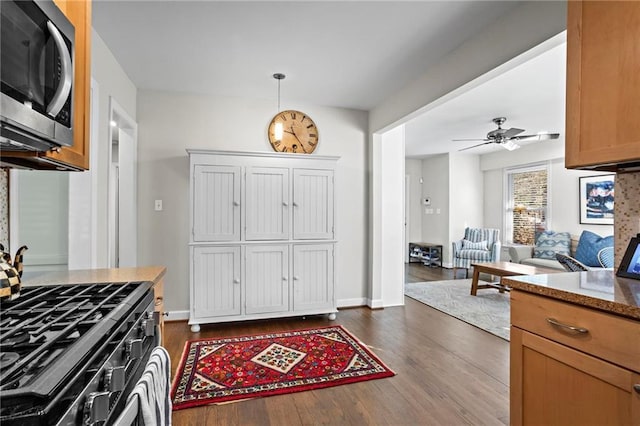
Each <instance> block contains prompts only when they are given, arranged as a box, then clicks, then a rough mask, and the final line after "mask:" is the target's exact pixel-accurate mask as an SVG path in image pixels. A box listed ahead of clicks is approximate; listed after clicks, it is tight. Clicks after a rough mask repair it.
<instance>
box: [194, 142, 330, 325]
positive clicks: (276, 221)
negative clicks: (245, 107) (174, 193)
mask: <svg viewBox="0 0 640 426" xmlns="http://www.w3.org/2000/svg"><path fill="white" fill-rule="evenodd" d="M187 152H188V153H189V168H190V183H189V186H190V206H191V207H190V226H191V233H190V239H189V261H190V265H189V272H190V277H189V289H190V296H189V297H190V298H189V300H190V309H189V324H190V325H191V330H192V331H193V332H198V331H199V330H200V324H205V323H214V322H225V321H239V320H249V319H263V318H274V317H287V316H300V315H313V314H329V318H330V319H335V316H336V312H337V309H336V296H335V269H334V263H335V262H334V254H335V246H336V242H337V240H336V237H335V228H334V220H335V201H334V185H335V183H334V174H335V171H336V164H337V161H338V157H327V156H318V155H302V154H278V153H267V152H232V151H212V150H195V149H189V150H187Z"/></svg>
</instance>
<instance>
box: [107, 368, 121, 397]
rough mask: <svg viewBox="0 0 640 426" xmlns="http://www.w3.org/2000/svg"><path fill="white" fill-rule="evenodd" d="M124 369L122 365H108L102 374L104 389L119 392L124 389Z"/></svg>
mask: <svg viewBox="0 0 640 426" xmlns="http://www.w3.org/2000/svg"><path fill="white" fill-rule="evenodd" d="M124 384H125V369H124V366H120V367H109V368H107V372H106V373H105V375H104V386H105V390H108V391H109V392H120V391H122V390H124Z"/></svg>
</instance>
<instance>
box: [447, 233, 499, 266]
mask: <svg viewBox="0 0 640 426" xmlns="http://www.w3.org/2000/svg"><path fill="white" fill-rule="evenodd" d="M499 238H500V230H499V229H489V228H465V230H464V237H463V238H462V239H461V240H459V241H454V242H453V243H452V250H451V255H452V260H453V262H452V263H453V276H454V278H455V277H456V273H457V271H458V269H464V270H465V278H468V277H469V268H470V267H471V262H497V261H498V259H499V258H500V247H501V244H500V239H499Z"/></svg>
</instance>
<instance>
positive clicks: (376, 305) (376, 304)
mask: <svg viewBox="0 0 640 426" xmlns="http://www.w3.org/2000/svg"><path fill="white" fill-rule="evenodd" d="M367 306H368V307H370V308H371V309H382V308H384V303H383V301H382V299H375V300H372V299H367Z"/></svg>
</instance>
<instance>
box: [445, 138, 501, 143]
mask: <svg viewBox="0 0 640 426" xmlns="http://www.w3.org/2000/svg"><path fill="white" fill-rule="evenodd" d="M473 141H484V142H492V140H490V139H481V138H473V139H451V142H473Z"/></svg>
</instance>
